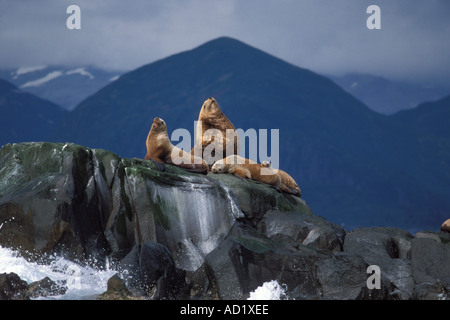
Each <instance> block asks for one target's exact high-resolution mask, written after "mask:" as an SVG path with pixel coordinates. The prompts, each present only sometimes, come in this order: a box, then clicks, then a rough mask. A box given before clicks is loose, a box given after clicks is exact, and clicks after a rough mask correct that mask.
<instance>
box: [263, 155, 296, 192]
mask: <svg viewBox="0 0 450 320" xmlns="http://www.w3.org/2000/svg"><path fill="white" fill-rule="evenodd" d="M261 165H262V166H264V167H266V168H270V167H271V166H270V162H268V161H263V162H262V163H261ZM277 174H278V175H279V176H280V178H281V191H283V192H286V193H290V194H293V195H296V196H299V197H301V195H302V192H301V190H300V188H299V186H298V184H297V182H295V180H294V178H292V177H291V176H290V175H289V174H288V173H287V172H285V171H283V170H280V169H278V170H277Z"/></svg>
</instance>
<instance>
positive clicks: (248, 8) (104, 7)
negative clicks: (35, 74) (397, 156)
mask: <svg viewBox="0 0 450 320" xmlns="http://www.w3.org/2000/svg"><path fill="white" fill-rule="evenodd" d="M71 4H76V5H78V6H79V7H80V9H81V30H68V29H67V27H66V20H67V18H68V17H69V16H70V15H69V14H67V13H66V9H67V7H68V6H69V5H71ZM371 4H375V5H378V6H379V7H380V9H381V29H380V30H369V29H368V28H367V26H366V20H367V18H369V16H370V14H367V13H366V9H367V7H368V6H369V5H371ZM219 36H231V37H234V38H236V39H239V40H241V41H244V42H246V43H248V44H250V45H252V46H255V47H257V48H260V49H262V50H264V51H266V52H269V53H271V54H273V55H275V56H277V57H280V58H282V59H284V60H286V61H288V62H291V63H293V64H295V65H298V66H301V67H304V68H308V69H310V70H313V71H315V72H319V73H323V74H333V75H341V74H344V73H348V72H358V73H369V74H374V75H380V76H384V77H387V78H391V79H399V80H408V81H411V80H412V81H417V82H421V83H423V84H426V83H441V84H449V83H450V1H449V0H371V1H366V0H220V1H219V0H172V1H171V0H157V1H154V0H130V1H128V0H127V1H126V0H69V1H67V0H39V1H36V0H0V68H10V67H13V68H15V67H19V66H21V67H23V66H35V65H50V64H63V65H71V66H78V65H95V66H97V67H101V68H105V69H114V70H131V69H134V68H137V67H140V66H142V65H144V64H147V63H150V62H153V61H155V60H158V59H161V58H164V57H167V56H169V55H171V54H174V53H178V52H180V51H185V50H189V49H192V48H194V47H196V46H198V45H201V44H202V43H204V42H207V41H209V40H212V39H214V38H217V37H219Z"/></svg>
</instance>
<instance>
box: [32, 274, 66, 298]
mask: <svg viewBox="0 0 450 320" xmlns="http://www.w3.org/2000/svg"><path fill="white" fill-rule="evenodd" d="M66 291H67V286H66V285H65V284H64V283H57V282H55V281H53V280H51V279H50V278H49V277H45V278H43V279H42V280H39V281H35V282H32V283H30V284H29V285H28V288H27V290H26V294H27V295H28V296H29V297H30V298H37V297H47V296H57V295H63V294H65V293H66Z"/></svg>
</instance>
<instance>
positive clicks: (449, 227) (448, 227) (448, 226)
mask: <svg viewBox="0 0 450 320" xmlns="http://www.w3.org/2000/svg"><path fill="white" fill-rule="evenodd" d="M441 232H448V233H450V219H447V220H445V221H444V223H443V224H442V226H441Z"/></svg>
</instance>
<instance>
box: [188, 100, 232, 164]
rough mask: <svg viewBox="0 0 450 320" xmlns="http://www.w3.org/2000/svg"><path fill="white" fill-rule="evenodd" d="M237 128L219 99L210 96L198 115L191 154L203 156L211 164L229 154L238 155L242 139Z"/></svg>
mask: <svg viewBox="0 0 450 320" xmlns="http://www.w3.org/2000/svg"><path fill="white" fill-rule="evenodd" d="M235 130H236V129H235V127H234V125H233V124H232V123H231V121H230V120H228V118H227V116H226V115H225V114H224V113H223V112H222V110H221V109H220V107H219V105H218V104H217V101H216V100H215V99H214V98H212V97H211V98H208V99H207V100H205V102H204V103H203V105H202V108H201V110H200V113H199V115H198V121H197V128H196V138H195V145H194V147H193V148H192V150H191V154H193V155H196V156H198V157H202V158H203V159H204V160H205V161H206V162H207V163H208V164H209V165H212V164H213V163H214V162H216V161H217V160H220V159H223V158H225V157H226V156H228V155H232V154H234V155H237V154H238V153H239V149H240V140H239V136H238V135H237V133H236V131H235ZM227 147H228V151H229V154H227Z"/></svg>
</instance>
